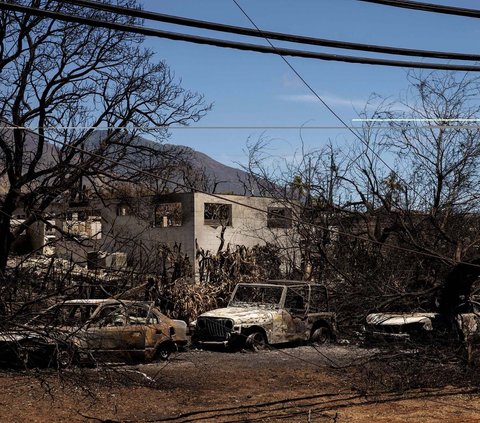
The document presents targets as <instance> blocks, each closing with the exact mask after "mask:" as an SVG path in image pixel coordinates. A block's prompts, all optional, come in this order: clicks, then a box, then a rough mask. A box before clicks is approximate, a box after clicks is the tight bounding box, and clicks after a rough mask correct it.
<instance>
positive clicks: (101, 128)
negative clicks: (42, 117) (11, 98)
mask: <svg viewBox="0 0 480 423" xmlns="http://www.w3.org/2000/svg"><path fill="white" fill-rule="evenodd" d="M439 120H442V121H443V120H444V119H432V121H436V122H438V121H439ZM448 120H449V119H445V121H448ZM352 121H354V122H368V123H382V122H387V121H390V122H397V123H398V122H403V123H408V122H426V121H427V120H425V119H418V120H416V119H388V120H386V119H352ZM460 121H462V120H460ZM476 121H478V119H476ZM472 122H473V120H472ZM0 128H1V129H24V130H28V131H34V130H38V129H43V130H44V131H57V130H59V129H61V130H65V129H67V130H75V129H78V130H98V131H107V130H133V129H139V130H142V131H152V132H155V131H165V130H187V131H194V130H206V131H211V130H220V131H222V130H240V131H241V130H265V129H274V130H276V129H281V130H299V129H300V130H303V129H305V130H332V129H335V130H336V129H343V130H347V131H349V130H352V129H353V130H356V129H363V127H362V126H344V125H308V126H304V125H274V124H265V125H195V126H183V125H172V126H168V128H167V127H165V126H161V125H153V126H152V125H147V126H133V125H132V126H98V127H97V126H1V127H0ZM375 128H376V129H390V130H395V131H403V130H404V129H405V128H403V127H400V126H389V125H383V126H381V125H377V126H375ZM415 128H416V129H417V128H422V129H426V128H437V129H451V130H458V129H480V124H477V125H454V126H453V125H448V124H443V125H415Z"/></svg>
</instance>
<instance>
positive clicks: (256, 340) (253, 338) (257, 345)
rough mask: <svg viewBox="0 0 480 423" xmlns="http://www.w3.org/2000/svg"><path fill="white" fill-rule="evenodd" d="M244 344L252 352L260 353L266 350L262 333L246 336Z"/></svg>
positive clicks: (265, 341) (265, 342)
mask: <svg viewBox="0 0 480 423" xmlns="http://www.w3.org/2000/svg"><path fill="white" fill-rule="evenodd" d="M245 344H246V345H247V347H248V348H250V349H251V350H253V351H262V350H265V349H266V348H267V345H268V343H267V340H266V339H265V335H264V334H263V333H262V332H253V333H251V334H250V335H248V336H247V340H246V341H245Z"/></svg>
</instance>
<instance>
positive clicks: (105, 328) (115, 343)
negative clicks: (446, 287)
mask: <svg viewBox="0 0 480 423" xmlns="http://www.w3.org/2000/svg"><path fill="white" fill-rule="evenodd" d="M186 332H187V325H186V323H185V322H183V321H180V320H172V319H170V318H168V317H167V316H165V315H164V314H162V313H161V312H160V311H159V310H158V309H157V308H156V307H154V305H153V304H151V303H148V302H135V301H121V300H116V299H106V300H93V299H85V300H83V299H82V300H68V301H64V302H62V303H59V304H56V305H54V306H53V307H50V308H48V309H47V310H45V311H44V312H43V313H40V314H38V315H37V316H35V317H34V318H33V319H31V320H30V321H29V322H28V323H26V324H25V325H22V326H20V325H17V326H16V327H15V328H13V329H12V330H9V331H6V332H0V360H1V361H2V362H10V363H12V362H15V361H17V362H20V364H23V365H27V366H30V365H35V366H37V365H39V366H48V365H56V366H57V367H66V366H68V365H69V364H70V363H72V362H83V361H87V362H93V361H97V360H98V361H118V360H121V361H136V360H145V361H151V360H155V359H162V360H166V359H167V358H168V356H169V355H170V353H171V352H172V351H175V350H176V349H177V347H178V346H179V345H185V344H186V343H187V335H186Z"/></svg>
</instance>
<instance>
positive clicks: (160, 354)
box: [155, 345, 172, 361]
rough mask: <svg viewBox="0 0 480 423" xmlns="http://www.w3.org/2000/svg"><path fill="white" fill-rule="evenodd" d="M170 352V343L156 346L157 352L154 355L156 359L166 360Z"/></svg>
mask: <svg viewBox="0 0 480 423" xmlns="http://www.w3.org/2000/svg"><path fill="white" fill-rule="evenodd" d="M171 353H172V348H171V347H170V345H160V346H159V347H158V348H157V352H156V354H155V357H156V358H157V359H158V360H162V361H167V360H168V357H170V354H171Z"/></svg>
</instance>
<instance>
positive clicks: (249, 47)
mask: <svg viewBox="0 0 480 423" xmlns="http://www.w3.org/2000/svg"><path fill="white" fill-rule="evenodd" d="M2 9H3V10H11V11H17V12H21V13H25V14H31V15H34V16H41V17H47V18H51V19H57V20H62V21H67V22H73V23H79V24H84V25H90V26H93V27H101V28H108V29H112V30H117V31H123V32H130V33H135V34H140V35H145V36H153V37H159V38H166V39H170V40H175V41H185V42H190V43H195V44H202V45H211V46H215V47H222V48H233V49H236V50H242V51H254V52H257V53H267V54H275V55H280V56H291V57H302V58H305V59H317V60H325V61H336V62H344V63H357V64H364V65H379V66H390V67H404V68H412V69H434V70H450V71H462V72H480V66H475V65H451V64H448V63H427V62H411V61H402V60H387V59H375V58H368V57H357V56H345V55H339V54H330V53H320V52H313V51H306V50H295V49H287V48H279V47H276V48H272V47H271V46H270V47H269V46H262V45H257V44H250V43H240V42H236V41H227V40H222V39H219V38H207V37H200V36H195V35H188V34H182V33H176V32H170V31H162V30H158V29H153V28H146V27H141V26H136V25H127V24H119V23H115V22H110V21H105V20H99V19H91V18H86V17H83V16H75V15H70V14H66V13H60V12H55V11H51V10H46V9H39V8H34V7H27V6H21V5H18V4H13V3H5V2H0V10H2Z"/></svg>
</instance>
